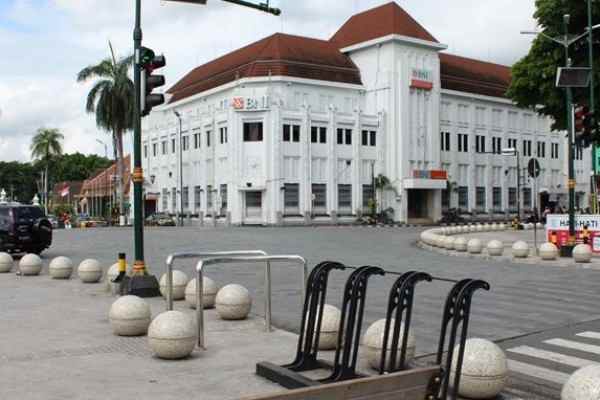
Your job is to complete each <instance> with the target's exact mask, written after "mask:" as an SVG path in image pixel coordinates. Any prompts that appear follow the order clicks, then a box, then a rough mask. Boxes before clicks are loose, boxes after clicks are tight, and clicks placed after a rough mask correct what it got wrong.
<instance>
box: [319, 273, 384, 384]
mask: <svg viewBox="0 0 600 400" xmlns="http://www.w3.org/2000/svg"><path fill="white" fill-rule="evenodd" d="M384 274H385V272H384V271H383V269H382V268H379V267H373V266H364V267H360V268H358V269H356V270H355V271H353V272H352V274H350V277H349V278H348V280H347V281H346V285H345V287H344V298H343V302H342V315H341V319H340V327H339V336H338V346H337V349H336V352H335V360H334V365H333V372H332V374H331V375H330V376H329V377H327V378H325V379H322V380H320V382H322V383H331V382H339V381H342V380H347V379H352V378H355V377H357V375H356V372H355V371H356V360H357V359H358V348H359V344H360V331H361V327H362V320H363V314H364V307H365V300H366V292H367V283H368V280H369V277H370V276H372V275H384Z"/></svg>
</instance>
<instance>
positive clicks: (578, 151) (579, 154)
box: [574, 145, 583, 161]
mask: <svg viewBox="0 0 600 400" xmlns="http://www.w3.org/2000/svg"><path fill="white" fill-rule="evenodd" d="M574 155H575V159H576V160H580V161H581V160H583V147H581V146H578V145H575V149H574Z"/></svg>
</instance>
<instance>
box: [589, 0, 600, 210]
mask: <svg viewBox="0 0 600 400" xmlns="http://www.w3.org/2000/svg"><path fill="white" fill-rule="evenodd" d="M587 13H588V57H589V64H590V69H591V70H592V74H591V76H590V110H591V111H592V113H593V114H592V115H594V122H596V121H598V119H597V118H598V116H597V115H596V98H595V97H596V96H595V95H594V90H595V88H594V46H593V41H592V36H593V35H592V30H593V26H592V0H587ZM591 160H592V185H591V187H592V201H591V203H592V204H591V205H592V207H591V208H592V213H593V214H597V213H598V194H597V190H598V188H597V187H596V175H597V174H598V171H596V141H595V140H592V157H591Z"/></svg>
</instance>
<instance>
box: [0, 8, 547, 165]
mask: <svg viewBox="0 0 600 400" xmlns="http://www.w3.org/2000/svg"><path fill="white" fill-rule="evenodd" d="M387 1H388V0H335V1H327V2H324V1H322V0H303V1H294V0H273V1H271V4H273V5H274V6H276V7H280V8H281V9H282V11H283V13H282V15H281V16H280V17H274V16H271V15H267V14H264V13H260V12H258V11H255V10H250V9H246V8H243V7H239V6H235V5H231V4H227V3H224V2H221V1H217V0H210V1H208V4H207V5H206V6H198V5H189V4H183V3H175V2H168V1H160V0H152V1H142V5H143V13H142V22H143V29H144V43H145V44H147V45H148V46H150V47H152V48H154V49H156V50H158V51H160V52H164V53H165V55H166V58H167V67H166V68H165V70H164V73H165V75H166V78H167V87H168V86H170V85H172V84H174V83H175V82H176V81H177V80H178V79H180V78H181V77H182V76H183V75H184V74H185V73H187V72H189V71H190V70H191V69H192V68H194V67H196V66H198V65H199V64H202V63H205V62H207V61H209V60H211V59H213V58H215V57H218V56H221V55H223V54H226V53H228V52H230V51H232V50H235V49H236V48H239V47H240V46H243V45H246V44H249V43H251V42H254V41H256V40H259V39H261V38H263V37H265V36H267V35H270V34H272V33H274V32H278V31H283V32H285V33H290V34H297V35H305V36H311V37H316V38H322V39H328V38H329V37H331V35H332V34H333V33H335V31H336V30H337V29H338V28H339V27H340V26H341V25H342V24H343V23H344V22H345V21H346V20H347V19H348V18H350V16H352V15H353V14H355V13H357V12H360V11H363V10H365V9H368V8H371V7H374V6H377V5H381V4H383V3H386V2H387ZM534 1H535V0H496V1H493V2H490V1H485V2H482V1H480V0H454V1H452V2H444V6H443V7H440V0H420V1H418V2H415V1H409V0H398V1H397V2H398V3H399V4H400V5H401V6H402V7H403V8H405V9H406V11H407V12H408V13H409V14H411V15H412V16H413V17H414V18H415V19H416V20H417V21H419V22H420V23H421V24H422V25H423V26H424V27H425V28H426V29H427V30H429V31H430V32H431V33H432V34H433V35H434V36H435V37H436V38H437V39H438V40H439V41H440V42H442V43H445V44H448V45H449V51H450V52H452V53H456V54H460V55H464V56H468V57H475V58H481V59H484V60H489V61H493V62H500V63H503V64H512V63H513V62H515V61H516V60H517V59H518V58H520V57H521V56H523V55H524V54H526V52H527V50H528V47H529V44H530V40H531V39H530V38H526V37H522V36H520V35H519V33H518V32H519V30H521V29H528V28H532V27H533V26H534V25H535V22H534V21H533V19H532V14H533V11H534ZM255 2H258V1H256V0H255ZM0 3H2V4H1V5H0V48H2V49H3V55H4V59H3V61H2V62H0V76H2V80H1V81H0V160H12V159H19V160H26V159H28V158H29V149H28V145H29V141H30V140H31V136H32V135H33V133H34V132H35V130H36V129H37V128H39V127H41V126H51V127H57V128H59V129H61V130H62V131H63V133H64V134H65V137H66V140H65V150H67V151H75V150H78V151H82V152H86V153H90V152H95V153H99V154H104V147H103V146H102V145H101V144H99V143H97V142H96V140H95V139H97V138H99V139H103V140H107V141H108V142H110V140H108V139H109V136H108V135H107V134H106V133H105V132H102V131H99V130H98V129H97V128H96V127H95V121H94V117H93V116H91V115H88V114H86V113H85V110H84V105H85V96H86V94H87V91H88V90H89V84H88V85H81V84H77V83H76V82H75V76H76V74H77V72H78V71H79V70H80V69H81V68H83V67H84V66H86V65H89V64H93V63H97V62H98V61H99V60H101V59H103V58H105V57H107V56H108V55H109V53H108V46H107V42H108V40H111V41H112V43H113V45H114V47H115V49H116V51H117V53H118V54H119V55H126V54H130V53H131V52H132V47H133V46H132V30H133V21H134V15H133V11H134V10H133V7H132V4H133V2H132V1H124V0H76V1H75V0H2V1H1V2H0ZM5 60H10V62H5ZM128 142H129V141H128ZM129 147H130V146H129ZM109 154H110V150H109Z"/></svg>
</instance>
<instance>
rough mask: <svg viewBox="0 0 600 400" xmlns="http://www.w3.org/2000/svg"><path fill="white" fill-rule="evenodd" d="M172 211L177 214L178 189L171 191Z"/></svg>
mask: <svg viewBox="0 0 600 400" xmlns="http://www.w3.org/2000/svg"><path fill="white" fill-rule="evenodd" d="M171 209H172V210H173V212H177V188H172V189H171Z"/></svg>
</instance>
